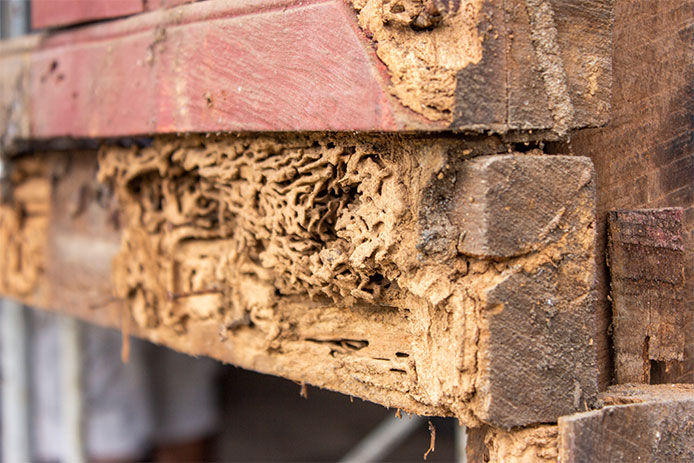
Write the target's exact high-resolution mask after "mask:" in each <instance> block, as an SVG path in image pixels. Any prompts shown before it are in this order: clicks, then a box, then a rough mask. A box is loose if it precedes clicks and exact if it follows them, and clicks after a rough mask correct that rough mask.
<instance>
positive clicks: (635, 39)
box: [559, 0, 694, 388]
mask: <svg viewBox="0 0 694 463" xmlns="http://www.w3.org/2000/svg"><path fill="white" fill-rule="evenodd" d="M693 23H694V2H692V1H691V0H686V1H679V0H664V1H659V2H651V3H647V2H640V1H638V0H617V1H616V2H615V22H614V40H613V42H614V47H615V48H614V59H613V73H614V84H613V99H612V113H611V122H610V124H609V125H608V126H607V127H605V128H604V129H594V130H593V129H590V130H585V131H580V132H577V133H575V134H573V136H572V140H571V145H570V147H568V146H567V149H566V150H560V151H559V152H562V153H564V154H567V153H568V152H569V151H570V152H572V153H574V154H577V155H582V156H589V157H590V158H591V159H592V160H593V162H594V163H595V169H596V172H597V176H596V181H597V193H598V238H599V241H598V255H599V256H604V255H605V249H606V237H607V233H606V217H607V212H608V211H610V210H616V209H643V208H660V207H682V208H684V224H683V226H684V237H685V250H686V263H687V268H686V279H687V288H686V293H685V294H686V297H687V300H686V302H685V304H686V305H687V307H692V306H693V305H694V254H693V253H694V182H692V178H694V148H693V147H692V134H693V133H694V117H693V115H694V104H692V102H693V101H694V99H693V98H692V82H694V54H692V51H691V50H692V48H691V47H692V41H693V39H692V24H693ZM569 148H570V149H569ZM608 285H609V280H608V272H607V268H606V266H605V264H604V260H603V258H602V257H601V258H600V262H598V289H599V294H600V295H599V297H598V303H599V308H598V327H597V331H598V338H597V342H598V346H599V348H598V353H599V365H600V368H601V375H600V384H601V388H605V387H607V385H609V384H610V383H611V382H612V371H613V367H612V366H611V365H610V362H611V355H612V353H611V347H610V341H609V339H608V335H607V333H608V329H609V327H610V324H611V307H610V305H609V302H608V300H607V294H608V292H609V287H608ZM686 327H687V328H686V330H685V335H686V337H687V339H686V348H685V368H684V370H683V371H676V369H673V371H671V372H670V374H669V375H665V377H662V379H661V381H664V382H693V381H694V319H693V318H692V317H690V318H689V320H687V325H686Z"/></svg>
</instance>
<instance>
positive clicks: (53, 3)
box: [31, 0, 195, 29]
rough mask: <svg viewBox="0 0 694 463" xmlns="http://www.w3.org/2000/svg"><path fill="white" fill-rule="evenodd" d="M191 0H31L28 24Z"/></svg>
mask: <svg viewBox="0 0 694 463" xmlns="http://www.w3.org/2000/svg"><path fill="white" fill-rule="evenodd" d="M192 1H195V0H31V27H32V28H34V29H42V28H46V27H61V26H70V25H74V24H79V23H86V22H90V21H96V20H103V19H111V18H117V17H120V16H128V15H132V14H136V13H142V12H143V11H149V10H153V9H156V8H170V7H172V6H177V5H182V4H184V3H189V2H192Z"/></svg>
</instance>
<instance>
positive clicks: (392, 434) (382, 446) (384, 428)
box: [340, 415, 424, 463]
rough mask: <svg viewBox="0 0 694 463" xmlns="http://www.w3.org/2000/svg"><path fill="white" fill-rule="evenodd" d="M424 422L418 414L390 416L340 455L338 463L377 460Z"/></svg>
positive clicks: (360, 462) (362, 462) (363, 462)
mask: <svg viewBox="0 0 694 463" xmlns="http://www.w3.org/2000/svg"><path fill="white" fill-rule="evenodd" d="M423 422H424V420H423V418H422V417H420V416H416V415H412V416H410V417H409V418H397V417H395V416H390V417H388V418H386V419H385V420H383V421H382V422H381V424H379V425H378V426H377V427H376V429H374V430H373V431H371V432H370V433H369V435H368V436H366V437H365V438H364V439H362V441H361V442H359V444H357V446H356V447H354V448H353V449H352V450H350V451H349V452H347V455H345V456H344V457H342V459H341V460H340V463H368V462H373V461H379V460H381V459H382V458H383V457H385V456H387V455H388V454H389V453H390V452H391V451H392V450H393V449H394V448H395V447H397V446H398V445H400V443H401V442H402V441H403V440H405V438H406V437H407V436H409V435H410V434H411V433H412V431H414V429H415V428H416V427H417V426H421V425H422V423H423Z"/></svg>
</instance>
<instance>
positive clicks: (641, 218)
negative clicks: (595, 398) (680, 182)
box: [607, 208, 691, 383]
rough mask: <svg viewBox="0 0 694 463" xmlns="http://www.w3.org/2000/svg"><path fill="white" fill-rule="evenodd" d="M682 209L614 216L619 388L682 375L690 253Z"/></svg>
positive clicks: (611, 246) (611, 254) (611, 259)
mask: <svg viewBox="0 0 694 463" xmlns="http://www.w3.org/2000/svg"><path fill="white" fill-rule="evenodd" d="M683 217H684V214H683V210H682V209H681V208H670V209H645V210H634V211H611V212H610V213H609V214H608V216H607V227H608V265H609V267H610V281H611V288H612V291H611V294H612V319H613V324H614V334H613V339H614V349H615V378H616V380H617V382H618V383H652V382H659V381H661V378H660V377H659V375H660V371H661V370H662V371H663V372H667V373H670V372H671V371H672V370H676V371H682V368H683V365H682V362H683V360H684V345H685V335H686V332H685V329H686V326H685V321H686V320H687V318H688V317H689V316H691V314H690V312H691V308H690V307H688V306H687V305H686V303H685V280H684V278H685V267H686V263H685V252H684V239H683V236H682V220H683Z"/></svg>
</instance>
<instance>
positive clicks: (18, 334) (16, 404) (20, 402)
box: [0, 299, 30, 463]
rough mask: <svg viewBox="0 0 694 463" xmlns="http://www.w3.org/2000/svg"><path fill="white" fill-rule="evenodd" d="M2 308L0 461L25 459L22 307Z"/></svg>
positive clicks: (26, 395)
mask: <svg viewBox="0 0 694 463" xmlns="http://www.w3.org/2000/svg"><path fill="white" fill-rule="evenodd" d="M0 305H2V380H3V381H2V460H3V461H5V462H7V463H15V462H17V463H23V462H27V461H30V458H29V455H30V454H29V413H28V408H29V384H28V383H29V381H28V377H29V374H28V371H27V364H28V362H27V348H26V347H27V343H26V325H25V320H24V307H22V305H21V304H19V303H17V302H15V301H11V300H9V299H5V300H2V301H0Z"/></svg>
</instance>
